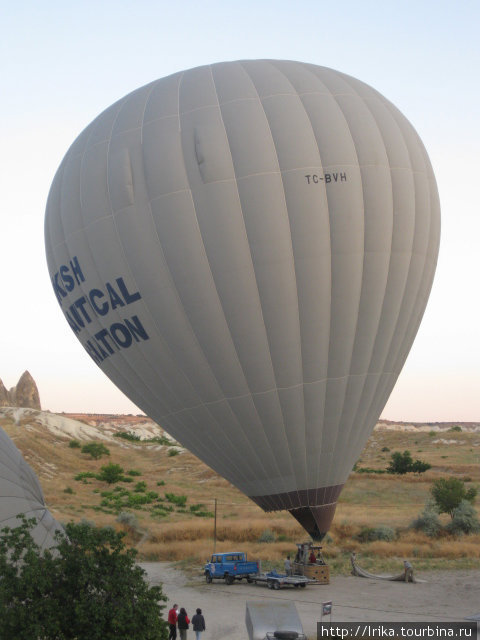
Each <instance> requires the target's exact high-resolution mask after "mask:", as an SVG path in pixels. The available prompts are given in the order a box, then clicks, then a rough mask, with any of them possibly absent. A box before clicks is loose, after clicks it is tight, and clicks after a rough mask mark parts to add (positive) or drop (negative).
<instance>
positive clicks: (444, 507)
mask: <svg viewBox="0 0 480 640" xmlns="http://www.w3.org/2000/svg"><path fill="white" fill-rule="evenodd" d="M430 493H431V494H432V497H433V499H434V501H435V504H436V506H437V509H438V511H439V513H448V515H449V516H450V517H451V518H453V515H454V511H455V509H456V508H457V507H459V506H460V503H461V502H462V500H467V501H468V502H470V503H473V501H474V500H475V496H476V495H477V490H476V489H475V487H470V488H469V489H467V488H466V487H465V482H464V481H463V480H461V479H460V478H456V477H455V476H450V477H449V478H439V479H438V480H435V482H434V483H433V486H432V488H431V489H430Z"/></svg>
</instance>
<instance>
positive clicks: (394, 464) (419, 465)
mask: <svg viewBox="0 0 480 640" xmlns="http://www.w3.org/2000/svg"><path fill="white" fill-rule="evenodd" d="M431 466H432V465H431V464H429V463H428V462H423V461H422V460H413V459H412V455H411V453H410V451H407V450H406V451H404V452H403V453H400V451H395V452H394V453H392V455H391V460H390V464H389V465H388V467H387V472H388V473H397V474H400V475H403V474H405V473H410V472H414V473H423V472H424V471H427V470H428V469H430V468H431Z"/></svg>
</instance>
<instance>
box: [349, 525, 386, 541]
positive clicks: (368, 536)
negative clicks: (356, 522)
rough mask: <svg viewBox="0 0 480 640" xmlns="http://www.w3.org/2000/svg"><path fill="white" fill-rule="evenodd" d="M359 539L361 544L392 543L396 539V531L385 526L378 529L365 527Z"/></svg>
mask: <svg viewBox="0 0 480 640" xmlns="http://www.w3.org/2000/svg"><path fill="white" fill-rule="evenodd" d="M357 539H358V540H360V542H373V541H374V540H386V541H387V542H391V541H392V540H394V539H395V531H394V530H393V529H392V528H391V527H387V526H386V525H383V524H381V525H379V526H378V527H363V528H362V529H361V531H360V533H359V534H358V535H357Z"/></svg>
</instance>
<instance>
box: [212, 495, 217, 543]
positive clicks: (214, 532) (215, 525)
mask: <svg viewBox="0 0 480 640" xmlns="http://www.w3.org/2000/svg"><path fill="white" fill-rule="evenodd" d="M216 545H217V499H216V498H215V519H214V521H213V553H215V547H216Z"/></svg>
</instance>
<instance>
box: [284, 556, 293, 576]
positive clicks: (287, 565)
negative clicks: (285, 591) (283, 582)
mask: <svg viewBox="0 0 480 640" xmlns="http://www.w3.org/2000/svg"><path fill="white" fill-rule="evenodd" d="M283 566H284V567H285V573H286V574H287V576H291V575H292V565H291V562H290V556H287V557H286V558H285V562H284V563H283Z"/></svg>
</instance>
